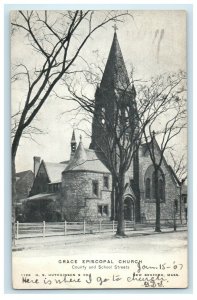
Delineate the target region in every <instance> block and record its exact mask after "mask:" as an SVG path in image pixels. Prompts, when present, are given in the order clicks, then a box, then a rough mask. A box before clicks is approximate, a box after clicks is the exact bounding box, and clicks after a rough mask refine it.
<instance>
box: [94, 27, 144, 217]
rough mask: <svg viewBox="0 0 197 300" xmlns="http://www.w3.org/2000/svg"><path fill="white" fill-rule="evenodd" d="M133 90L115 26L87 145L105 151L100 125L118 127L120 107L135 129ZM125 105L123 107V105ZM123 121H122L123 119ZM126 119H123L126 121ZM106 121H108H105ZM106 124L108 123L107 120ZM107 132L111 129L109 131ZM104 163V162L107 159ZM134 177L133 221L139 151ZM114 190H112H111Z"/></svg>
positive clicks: (138, 214) (119, 125)
mask: <svg viewBox="0 0 197 300" xmlns="http://www.w3.org/2000/svg"><path fill="white" fill-rule="evenodd" d="M135 98H136V91H135V87H134V84H131V83H130V80H129V76H128V73H127V69H126V66H125V62H124V59H123V55H122V51H121V49H120V45H119V42H118V37H117V33H116V30H115V32H114V37H113V42H112V45H111V49H110V53H109V56H108V59H107V63H106V66H105V70H104V73H103V77H102V80H101V83H100V86H98V87H97V90H96V93H95V111H94V116H93V122H92V140H91V144H90V148H91V149H94V150H97V151H101V152H104V151H105V149H106V132H104V130H103V125H104V126H105V124H106V122H111V124H117V130H118V127H119V128H120V127H121V126H122V124H123V123H122V122H119V120H118V121H117V118H116V111H117V110H118V109H119V110H120V111H121V110H122V111H123V115H124V117H123V120H126V118H125V112H126V110H127V108H128V109H129V110H127V114H129V118H132V120H133V122H130V124H133V125H132V127H133V128H129V127H128V129H127V130H128V131H129V130H132V129H135V130H136V129H137V127H138V123H137V121H136V119H137V118H136V115H137V106H136V101H135ZM125 108H126V109H125ZM123 122H124V121H123ZM125 122H126V121H125ZM108 125H109V124H108ZM106 127H107V124H106ZM108 127H109V128H110V126H108ZM109 134H110V133H109ZM106 163H107V162H106ZM132 163H133V168H132V169H133V172H135V174H132V175H131V176H132V177H133V181H132V185H133V187H131V188H132V189H133V190H134V193H135V196H136V203H135V207H136V213H135V215H136V221H139V219H140V193H139V157H138V154H136V155H135V158H134V160H133V162H132ZM112 194H113V193H112ZM112 210H113V212H112V217H114V218H115V215H116V213H117V211H116V204H115V203H114V200H113V199H112Z"/></svg>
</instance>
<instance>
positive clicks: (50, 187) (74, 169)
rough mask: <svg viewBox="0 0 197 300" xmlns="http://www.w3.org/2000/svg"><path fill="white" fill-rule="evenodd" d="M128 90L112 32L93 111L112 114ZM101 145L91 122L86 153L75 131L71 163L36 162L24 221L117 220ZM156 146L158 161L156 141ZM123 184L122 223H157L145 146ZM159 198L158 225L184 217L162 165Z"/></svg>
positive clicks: (174, 184) (174, 186)
mask: <svg viewBox="0 0 197 300" xmlns="http://www.w3.org/2000/svg"><path fill="white" fill-rule="evenodd" d="M128 86H129V77H128V73H127V69H126V66H125V63H124V59H123V55H122V52H121V49H120V45H119V42H118V38H117V34H116V32H115V33H114V37H113V41H112V45H111V49H110V52H109V56H108V60H107V63H106V66H105V70H104V73H103V77H102V80H101V83H100V86H99V87H98V88H97V90H96V93H95V110H99V109H101V108H102V109H103V110H109V111H112V112H113V109H114V106H113V95H114V92H116V91H118V90H120V89H121V88H122V87H123V88H124V87H128ZM129 97H131V101H133V103H134V104H135V97H136V91H135V87H134V85H132V86H131V87H130V89H129ZM103 140H104V139H103V136H102V132H101V131H100V130H99V129H98V127H97V126H96V122H95V120H94V118H93V122H92V140H91V144H90V147H89V149H86V148H84V145H83V140H82V137H80V141H79V143H77V141H76V136H75V132H74V131H73V134H72V137H71V149H70V151H71V154H70V160H69V161H63V162H60V163H50V162H45V161H44V160H41V158H40V157H34V182H33V185H32V188H31V190H30V193H29V197H27V198H26V199H22V200H21V203H22V206H23V216H22V217H23V220H24V221H29V222H30V221H43V220H45V221H63V220H67V221H82V220H84V219H85V220H90V221H96V220H101V219H103V220H115V219H116V216H117V205H116V203H115V200H114V197H113V183H112V176H111V173H110V171H109V168H108V167H107V162H106V161H105V159H104V158H103V153H102V151H101V150H100V149H101V148H102V147H100V149H98V147H97V145H98V144H99V145H102V143H103ZM155 144H156V145H155V147H156V149H157V155H158V156H159V155H160V149H159V146H158V145H157V143H156V140H155ZM103 147H105V145H104V144H103ZM125 180H126V185H125V194H124V215H125V219H126V220H134V219H135V221H136V222H141V221H142V222H145V221H149V220H151V219H155V217H156V208H155V197H154V168H153V165H152V162H151V159H150V157H149V153H148V151H147V145H146V144H141V145H140V147H139V151H138V153H137V155H135V156H134V159H133V161H132V163H131V165H130V167H129V169H128V171H127V173H126V178H125ZM159 195H160V201H161V219H172V218H173V217H174V213H176V217H177V218H179V217H180V214H182V216H184V214H185V212H184V204H183V203H181V200H180V199H181V197H180V194H179V188H178V182H177V178H176V175H175V174H174V173H173V171H172V168H171V167H170V166H169V165H168V164H167V162H166V160H165V159H164V160H163V163H162V166H161V170H160V175H159Z"/></svg>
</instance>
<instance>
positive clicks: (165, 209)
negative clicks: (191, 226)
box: [139, 148, 180, 220]
mask: <svg viewBox="0 0 197 300" xmlns="http://www.w3.org/2000/svg"><path fill="white" fill-rule="evenodd" d="M156 155H157V157H158V158H159V151H157V153H156ZM139 160H140V192H141V215H142V216H145V218H146V219H147V220H148V219H155V218H156V204H155V200H154V199H150V200H147V199H145V180H144V177H145V173H146V170H147V169H148V167H149V166H150V165H152V161H151V159H150V157H149V154H148V151H147V152H146V153H144V152H143V149H142V148H141V149H140V159H139ZM161 169H162V171H163V175H164V176H165V201H164V202H161V219H173V217H174V200H175V199H177V200H178V213H177V214H176V217H179V216H180V214H179V210H180V202H179V191H178V188H177V184H176V182H175V181H174V179H173V177H172V175H171V173H170V171H169V168H168V166H167V164H166V162H165V161H163V163H162V165H161Z"/></svg>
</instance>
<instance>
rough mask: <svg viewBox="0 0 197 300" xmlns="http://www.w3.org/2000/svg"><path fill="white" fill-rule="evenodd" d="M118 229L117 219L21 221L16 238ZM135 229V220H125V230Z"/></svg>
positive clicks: (17, 225) (18, 224) (16, 226)
mask: <svg viewBox="0 0 197 300" xmlns="http://www.w3.org/2000/svg"><path fill="white" fill-rule="evenodd" d="M116 229H117V221H99V222H87V221H83V222H66V221H65V222H53V223H52V222H51V223H50V222H45V221H43V222H41V223H19V222H16V224H15V236H16V239H21V238H28V237H46V236H62V235H74V234H91V233H102V232H112V233H115V231H116ZM133 229H135V223H134V222H133V221H125V231H129V230H133Z"/></svg>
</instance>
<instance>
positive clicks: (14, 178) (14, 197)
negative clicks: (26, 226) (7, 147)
mask: <svg viewBox="0 0 197 300" xmlns="http://www.w3.org/2000/svg"><path fill="white" fill-rule="evenodd" d="M11 163H12V245H13V246H15V222H16V169H15V159H13V158H12V162H11Z"/></svg>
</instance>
